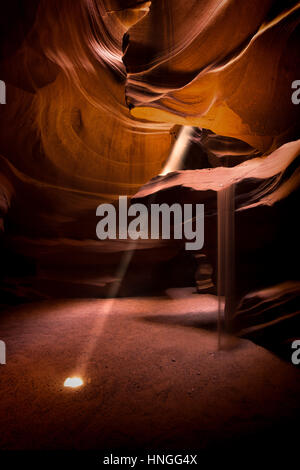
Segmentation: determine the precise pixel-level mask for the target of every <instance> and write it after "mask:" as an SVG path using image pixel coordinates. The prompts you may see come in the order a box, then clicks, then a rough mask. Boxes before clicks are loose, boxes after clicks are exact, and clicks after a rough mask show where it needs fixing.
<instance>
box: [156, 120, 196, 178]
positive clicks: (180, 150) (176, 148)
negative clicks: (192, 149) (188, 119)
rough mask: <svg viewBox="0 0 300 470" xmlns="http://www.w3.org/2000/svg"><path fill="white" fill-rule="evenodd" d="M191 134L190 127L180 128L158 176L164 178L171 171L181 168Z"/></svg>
mask: <svg viewBox="0 0 300 470" xmlns="http://www.w3.org/2000/svg"><path fill="white" fill-rule="evenodd" d="M192 134H193V127H192V126H182V128H181V130H180V132H179V135H178V138H177V140H176V142H175V144H174V145H173V148H172V150H171V153H170V155H169V158H168V160H167V163H166V164H165V166H164V168H163V169H162V171H161V173H160V174H159V175H160V176H164V175H166V174H168V173H171V172H172V171H176V170H180V169H181V168H182V163H183V160H184V157H185V155H186V153H187V151H188V148H189V142H190V140H191V137H192Z"/></svg>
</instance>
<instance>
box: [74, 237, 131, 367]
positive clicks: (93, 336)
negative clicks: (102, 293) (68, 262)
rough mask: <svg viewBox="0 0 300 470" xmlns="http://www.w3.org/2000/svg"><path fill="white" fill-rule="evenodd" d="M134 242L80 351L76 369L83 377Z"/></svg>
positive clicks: (124, 271) (127, 264)
mask: <svg viewBox="0 0 300 470" xmlns="http://www.w3.org/2000/svg"><path fill="white" fill-rule="evenodd" d="M135 246H136V242H135V241H131V243H130V245H129V249H128V250H127V251H126V252H125V253H124V254H123V256H122V259H121V262H120V265H119V267H118V269H117V273H116V278H117V280H116V281H115V282H114V283H113V284H112V286H111V288H110V289H109V292H108V295H107V299H106V301H105V304H104V307H102V308H101V315H100V316H99V317H98V318H97V319H96V321H95V323H94V327H93V328H92V330H91V332H90V341H89V343H88V346H87V348H86V349H85V350H84V351H82V353H81V355H80V357H79V359H78V363H77V369H78V370H81V373H82V374H83V375H84V374H85V372H86V368H87V365H88V362H89V359H90V357H91V356H92V354H93V352H94V350H95V348H96V346H97V342H98V339H99V336H100V335H101V334H102V332H103V329H104V326H105V324H106V320H107V318H108V316H109V314H110V313H111V311H112V309H113V306H114V302H115V298H116V296H117V294H118V292H119V290H120V287H121V285H122V281H123V279H124V277H125V274H126V272H127V269H128V266H129V264H130V261H131V259H132V256H133V253H134V251H135Z"/></svg>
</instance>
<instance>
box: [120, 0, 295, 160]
mask: <svg viewBox="0 0 300 470" xmlns="http://www.w3.org/2000/svg"><path fill="white" fill-rule="evenodd" d="M299 21H300V3H299V2H297V1H288V2H276V1H271V0H262V1H261V0H238V1H226V2H221V1H219V0H209V1H207V0H194V1H190V2H188V3H187V2H186V1H185V0H165V1H163V2H161V1H159V0H153V1H152V2H151V8H150V12H149V14H148V15H146V16H145V17H144V18H143V19H142V20H141V21H140V22H139V23H137V24H136V25H135V26H133V27H132V28H131V29H130V31H129V36H130V40H129V42H128V47H127V50H126V53H125V57H124V62H125V64H126V68H127V71H128V79H127V96H128V100H129V101H130V102H131V103H132V104H133V105H134V106H135V109H134V110H133V111H132V114H133V115H134V116H137V117H140V118H145V119H149V118H150V116H151V119H156V120H157V121H169V122H174V123H177V124H186V125H194V126H200V127H205V128H208V129H211V130H212V131H214V132H216V133H217V134H221V135H226V136H232V137H235V138H238V139H242V140H244V141H245V142H248V143H249V144H250V145H252V146H253V147H255V148H258V149H259V150H261V151H263V152H267V151H269V152H270V151H271V150H272V149H274V148H276V147H278V146H280V145H281V144H283V143H285V142H288V141H289V140H293V139H294V138H295V137H296V138H297V136H298V135H299V108H298V107H297V106H293V104H292V102H291V84H292V82H293V81H294V80H295V79H296V77H297V76H298V75H299V61H298V59H297V57H298V44H299V34H300V28H299ZM154 29H155V34H153V31H154Z"/></svg>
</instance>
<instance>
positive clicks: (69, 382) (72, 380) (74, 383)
mask: <svg viewBox="0 0 300 470" xmlns="http://www.w3.org/2000/svg"><path fill="white" fill-rule="evenodd" d="M82 385H83V380H82V379H81V378H80V377H68V378H67V379H66V380H65V381H64V387H69V388H78V387H81V386H82Z"/></svg>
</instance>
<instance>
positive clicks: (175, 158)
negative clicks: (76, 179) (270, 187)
mask: <svg viewBox="0 0 300 470" xmlns="http://www.w3.org/2000/svg"><path fill="white" fill-rule="evenodd" d="M192 133H193V127H192V126H183V127H182V129H181V130H180V133H179V136H178V138H177V140H176V142H175V144H174V146H173V148H172V150H171V153H170V156H169V158H168V161H167V163H166V165H165V167H164V168H163V170H162V173H161V175H165V174H167V173H169V172H170V171H175V170H178V169H180V168H181V167H182V162H183V159H184V157H185V155H186V152H187V150H188V147H189V145H188V144H189V142H190V139H191V136H192ZM154 199H155V196H154ZM152 202H153V201H152ZM135 247H136V242H134V241H132V242H131V244H130V246H129V249H128V251H126V252H125V253H124V254H123V256H122V259H121V262H120V265H119V267H118V270H117V273H116V278H117V281H115V282H114V283H113V285H112V286H111V288H110V290H109V292H108V295H107V299H106V301H105V304H104V308H102V311H101V315H100V316H99V318H98V319H97V320H96V321H95V324H94V327H93V328H92V331H91V332H90V338H91V339H90V341H89V344H88V346H87V348H86V349H85V350H84V351H82V353H81V355H80V357H79V359H78V363H77V367H78V369H79V370H81V371H82V374H85V372H86V368H87V365H88V362H89V359H90V357H91V356H92V354H93V352H94V350H95V348H96V346H97V343H98V340H99V337H100V335H101V334H102V332H103V329H104V327H105V324H106V320H107V318H108V316H109V314H110V313H111V311H112V309H113V306H114V302H115V298H116V296H117V294H118V292H119V290H120V287H121V284H122V281H123V279H124V277H125V275H126V272H127V269H128V266H129V264H130V262H131V259H132V256H133V253H134V251H135Z"/></svg>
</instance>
